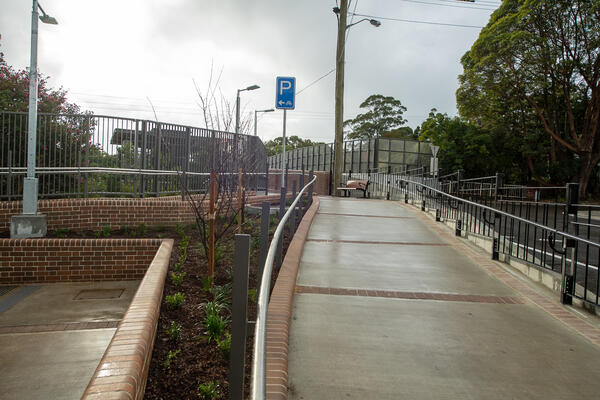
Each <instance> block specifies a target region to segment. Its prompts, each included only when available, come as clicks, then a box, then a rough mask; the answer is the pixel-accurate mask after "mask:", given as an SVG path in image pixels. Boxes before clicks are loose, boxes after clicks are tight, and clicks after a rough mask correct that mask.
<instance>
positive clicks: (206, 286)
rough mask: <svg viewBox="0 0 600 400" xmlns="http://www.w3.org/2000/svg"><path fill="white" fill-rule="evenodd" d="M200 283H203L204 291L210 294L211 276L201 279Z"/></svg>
mask: <svg viewBox="0 0 600 400" xmlns="http://www.w3.org/2000/svg"><path fill="white" fill-rule="evenodd" d="M200 281H201V282H202V289H204V291H205V292H210V291H211V288H212V278H211V277H210V276H206V277H203V278H200Z"/></svg>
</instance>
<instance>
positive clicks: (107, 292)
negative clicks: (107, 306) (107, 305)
mask: <svg viewBox="0 0 600 400" xmlns="http://www.w3.org/2000/svg"><path fill="white" fill-rule="evenodd" d="M124 291H125V289H87V290H82V291H81V292H79V293H77V296H75V297H74V298H73V300H108V299H118V298H119V297H121V295H122V294H123V292H124Z"/></svg>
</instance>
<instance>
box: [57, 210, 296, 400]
mask: <svg viewBox="0 0 600 400" xmlns="http://www.w3.org/2000/svg"><path fill="white" fill-rule="evenodd" d="M276 225H277V219H276V218H272V219H271V228H270V231H271V234H272V232H273V231H274V229H275V227H276ZM243 233H247V234H250V236H251V241H250V244H251V246H250V271H249V289H250V290H249V292H250V293H249V296H248V297H249V299H248V320H254V319H255V317H256V285H257V284H256V279H257V266H258V256H259V247H260V239H259V238H260V216H252V215H248V216H247V217H246V219H245V223H244V224H243ZM48 236H49V237H69V238H72V237H95V238H104V237H106V238H109V237H110V238H122V237H129V238H133V237H138V238H139V237H152V238H157V237H158V238H172V239H174V240H175V243H174V246H173V251H172V253H171V260H170V264H169V270H168V273H167V278H166V281H165V286H164V290H163V301H162V304H161V310H160V318H159V322H158V329H157V334H156V340H155V343H154V349H153V352H152V361H151V364H150V370H149V372H148V380H147V384H146V391H145V397H144V398H145V399H164V400H167V399H178V400H179V399H227V398H229V382H228V380H229V359H228V356H227V351H228V345H229V344H230V342H229V341H228V339H229V338H230V337H228V333H229V331H230V326H231V321H230V318H231V283H232V267H233V253H234V244H233V242H234V232H232V233H230V234H228V235H227V236H225V237H223V238H222V239H221V240H220V241H219V242H218V246H217V249H218V250H217V251H216V259H217V265H216V267H215V278H214V282H213V285H212V289H211V288H210V285H209V282H208V280H207V275H208V265H207V259H206V257H205V255H204V250H203V247H202V245H201V243H200V240H199V238H198V231H197V229H196V227H195V226H193V225H189V226H177V227H176V228H166V227H158V228H156V227H154V228H146V227H145V226H144V225H143V224H141V225H139V226H137V227H130V228H126V229H121V230H118V231H110V230H109V229H108V228H106V229H102V230H99V231H96V232H92V231H87V232H69V231H61V230H58V231H52V232H49V234H48ZM288 244H289V238H288V234H287V232H285V234H284V252H285V250H286V249H287V246H288ZM284 254H285V253H284ZM276 278H277V272H274V273H273V276H272V281H271V288H272V287H273V285H274V283H275V280H276ZM181 300H183V301H182V302H181V304H179V305H177V304H178V303H179V302H180V301H181ZM207 304H208V308H210V310H207ZM215 308H216V313H215V312H212V313H211V312H209V313H208V314H210V322H208V323H207V321H206V317H207V311H215ZM215 327H216V328H215ZM220 328H222V332H219V330H220ZM210 332H212V334H211V333H210ZM252 336H253V332H249V335H248V338H247V344H246V380H245V391H246V394H247V393H249V389H250V373H251V362H252V348H253V337H252Z"/></svg>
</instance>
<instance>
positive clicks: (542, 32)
mask: <svg viewBox="0 0 600 400" xmlns="http://www.w3.org/2000/svg"><path fill="white" fill-rule="evenodd" d="M599 49H600V2H599V1H598V0H594V1H590V0H572V1H566V0H505V1H504V2H503V3H502V5H501V6H500V8H499V9H498V10H496V11H495V12H494V14H492V17H491V19H490V22H489V23H488V25H487V26H486V27H485V28H484V29H483V30H482V31H481V34H480V36H479V38H478V39H477V41H476V42H475V44H474V45H473V47H472V48H471V50H470V51H469V52H468V53H467V54H465V56H464V57H463V59H462V64H463V68H464V73H463V75H461V76H460V83H461V85H460V88H459V90H458V92H457V102H458V108H459V112H460V114H461V116H463V117H464V118H466V119H467V120H468V121H469V122H472V123H474V124H477V125H478V126H481V127H484V128H486V129H488V130H491V131H500V130H502V131H504V132H505V136H506V141H507V142H512V143H513V144H514V147H513V148H512V151H515V152H520V153H521V154H522V157H523V160H524V162H525V164H526V165H527V168H528V170H529V172H530V175H531V176H532V177H533V178H534V179H535V180H537V181H539V182H540V183H546V182H548V183H563V181H564V180H568V179H576V180H577V181H578V182H579V184H580V194H582V195H583V194H585V193H587V192H588V184H589V181H590V177H591V176H592V173H593V171H594V168H596V166H597V165H598V162H599V161H600V50H599Z"/></svg>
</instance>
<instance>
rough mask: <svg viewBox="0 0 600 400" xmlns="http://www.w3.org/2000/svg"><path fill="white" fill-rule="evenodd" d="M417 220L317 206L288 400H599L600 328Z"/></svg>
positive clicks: (394, 207) (408, 211) (406, 211)
mask: <svg viewBox="0 0 600 400" xmlns="http://www.w3.org/2000/svg"><path fill="white" fill-rule="evenodd" d="M414 210H415V209H412V208H409V207H408V206H404V205H402V204H399V203H395V202H390V201H380V200H367V199H340V198H321V208H320V210H319V214H318V215H317V217H316V219H315V221H314V222H313V225H312V227H311V230H310V233H309V235H308V240H307V242H306V244H305V247H304V252H303V255H302V259H301V264H300V270H299V275H298V279H297V287H296V296H295V299H294V307H293V312H292V322H291V326H290V342H289V363H288V373H289V387H290V389H289V398H290V399H306V400H308V399H311V400H313V399H315V400H316V399H352V398H354V399H411V400H412V399H435V400H440V399H453V400H454V399H502V400H505V399H573V398H581V399H592V398H598V396H600V395H599V393H600V379H598V378H599V377H600V364H599V360H600V347H599V346H598V344H600V329H599V327H600V325H599V324H598V320H597V319H593V318H589V317H585V316H582V317H583V318H584V319H586V320H582V319H581V318H580V317H579V316H577V314H576V313H575V312H571V311H568V309H567V308H564V307H562V306H559V305H557V304H555V303H556V302H555V301H554V299H553V298H549V297H546V296H547V294H546V293H544V292H543V291H542V289H540V288H537V287H535V286H533V284H529V283H525V282H523V281H521V280H520V279H519V278H516V277H514V276H513V275H512V274H510V273H507V272H506V271H505V270H504V267H503V266H501V265H500V264H496V263H495V262H494V263H492V262H489V263H488V262H487V260H488V259H489V255H487V254H482V253H480V252H478V251H476V250H473V249H471V248H467V247H466V245H464V244H462V243H461V241H459V240H458V239H455V238H453V237H452V236H451V234H444V233H443V231H442V230H443V229H445V228H439V229H437V228H435V227H434V226H433V225H435V222H428V221H427V220H425V219H424V218H426V217H423V215H422V213H419V212H418V211H414ZM438 225H439V224H438ZM483 264H485V265H483ZM513 280H514V282H513ZM515 282H516V283H515ZM580 332H583V333H584V334H581V333H580ZM595 335H597V336H595Z"/></svg>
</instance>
